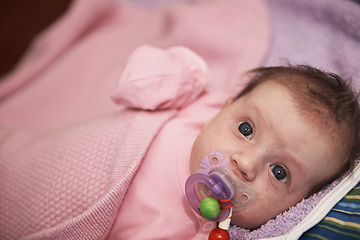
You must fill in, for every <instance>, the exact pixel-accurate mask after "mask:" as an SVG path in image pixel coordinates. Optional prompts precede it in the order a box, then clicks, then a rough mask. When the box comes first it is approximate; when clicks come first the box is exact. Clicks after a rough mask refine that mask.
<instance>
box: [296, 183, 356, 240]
mask: <svg viewBox="0 0 360 240" xmlns="http://www.w3.org/2000/svg"><path fill="white" fill-rule="evenodd" d="M300 239H302V240H313V239H321V240H326V239H332V240H333V239H360V182H359V183H358V184H357V185H356V186H355V187H354V188H353V189H352V190H351V191H350V192H349V193H348V194H347V195H346V196H345V197H344V198H343V199H342V200H341V201H339V202H338V203H337V204H336V205H335V206H334V208H333V209H332V210H331V211H330V212H329V213H328V214H327V215H326V217H325V218H324V219H323V220H322V221H321V222H319V223H318V224H317V225H315V226H314V227H313V228H311V229H310V230H308V231H307V232H305V233H304V234H303V235H302V236H301V237H300Z"/></svg>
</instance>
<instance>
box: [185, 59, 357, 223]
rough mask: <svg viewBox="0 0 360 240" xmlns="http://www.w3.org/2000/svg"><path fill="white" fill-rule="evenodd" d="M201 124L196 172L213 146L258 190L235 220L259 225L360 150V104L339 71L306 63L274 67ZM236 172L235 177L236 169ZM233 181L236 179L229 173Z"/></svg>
mask: <svg viewBox="0 0 360 240" xmlns="http://www.w3.org/2000/svg"><path fill="white" fill-rule="evenodd" d="M253 73H254V74H255V75H254V78H253V80H252V81H251V82H250V83H249V84H248V86H247V87H246V88H245V89H244V90H243V91H242V92H241V93H240V94H239V95H238V96H237V97H236V98H235V99H233V98H229V99H228V100H227V101H226V103H225V104H224V106H223V108H222V110H221V111H220V113H219V114H218V115H217V116H216V117H215V118H214V119H213V120H211V121H210V122H209V123H208V124H206V126H205V127H204V129H203V131H202V132H201V133H200V135H199V136H198V137H197V139H196V141H195V143H194V145H193V147H192V152H191V162H190V168H191V173H192V174H194V173H197V172H198V171H199V169H200V164H201V161H202V159H203V158H204V156H205V155H206V154H208V153H209V152H210V151H212V150H214V149H218V150H220V151H222V152H223V154H224V155H225V158H226V161H227V164H228V166H229V168H230V169H231V170H230V171H231V173H233V175H230V176H229V177H230V178H231V177H233V178H238V179H239V180H240V181H241V182H243V183H245V184H247V185H248V186H249V187H250V188H252V189H253V190H254V192H255V194H256V201H255V203H254V204H253V205H251V206H250V207H248V208H246V209H245V210H242V211H236V212H234V213H233V216H232V223H233V224H236V225H238V226H241V227H244V228H249V229H255V228H258V227H260V226H261V225H262V224H264V223H266V222H267V221H268V220H269V219H272V218H274V217H275V216H276V215H278V214H280V213H281V212H283V211H285V210H287V209H288V208H289V207H291V206H294V205H295V204H296V203H298V202H299V201H301V200H302V199H303V198H306V197H309V196H310V195H311V194H312V193H314V192H316V191H318V190H319V189H320V188H321V187H323V186H324V185H326V184H327V183H329V182H331V181H333V180H334V179H336V178H338V177H339V176H340V175H342V174H343V173H344V172H346V171H347V170H351V169H352V167H353V165H354V161H355V160H356V159H357V157H358V156H359V122H360V115H359V106H358V102H357V100H356V96H355V95H354V93H353V92H352V90H351V89H350V87H349V86H348V85H346V84H345V82H344V81H343V80H342V79H341V78H340V77H339V76H337V75H335V74H330V73H324V72H322V71H319V70H317V69H314V68H312V67H309V66H290V67H269V68H259V69H256V70H254V71H253ZM234 176H236V177H234ZM231 180H232V181H233V182H236V181H237V179H231Z"/></svg>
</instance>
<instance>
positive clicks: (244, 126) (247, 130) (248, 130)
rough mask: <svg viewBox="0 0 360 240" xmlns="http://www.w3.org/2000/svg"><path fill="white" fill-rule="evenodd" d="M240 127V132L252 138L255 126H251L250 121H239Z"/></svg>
mask: <svg viewBox="0 0 360 240" xmlns="http://www.w3.org/2000/svg"><path fill="white" fill-rule="evenodd" d="M238 129H239V132H240V133H241V134H242V135H244V136H245V137H246V138H247V139H249V140H250V139H251V138H252V135H253V134H252V133H253V128H252V127H251V125H250V124H249V123H247V122H239V124H238Z"/></svg>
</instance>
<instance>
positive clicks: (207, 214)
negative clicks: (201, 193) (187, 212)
mask: <svg viewBox="0 0 360 240" xmlns="http://www.w3.org/2000/svg"><path fill="white" fill-rule="evenodd" d="M199 211H200V214H201V216H202V217H204V218H206V219H214V218H216V217H217V216H218V215H219V213H220V205H219V202H218V201H217V200H216V199H214V198H205V199H204V200H202V201H201V202H200V204H199Z"/></svg>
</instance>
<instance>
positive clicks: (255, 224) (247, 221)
mask: <svg viewBox="0 0 360 240" xmlns="http://www.w3.org/2000/svg"><path fill="white" fill-rule="evenodd" d="M267 221H268V220H264V219H259V218H256V217H254V216H253V215H252V214H244V213H241V212H233V215H232V217H231V223H232V224H235V225H236V226H238V227H242V228H245V229H250V230H255V229H258V228H260V227H261V225H263V224H265V223H266V222H267Z"/></svg>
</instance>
